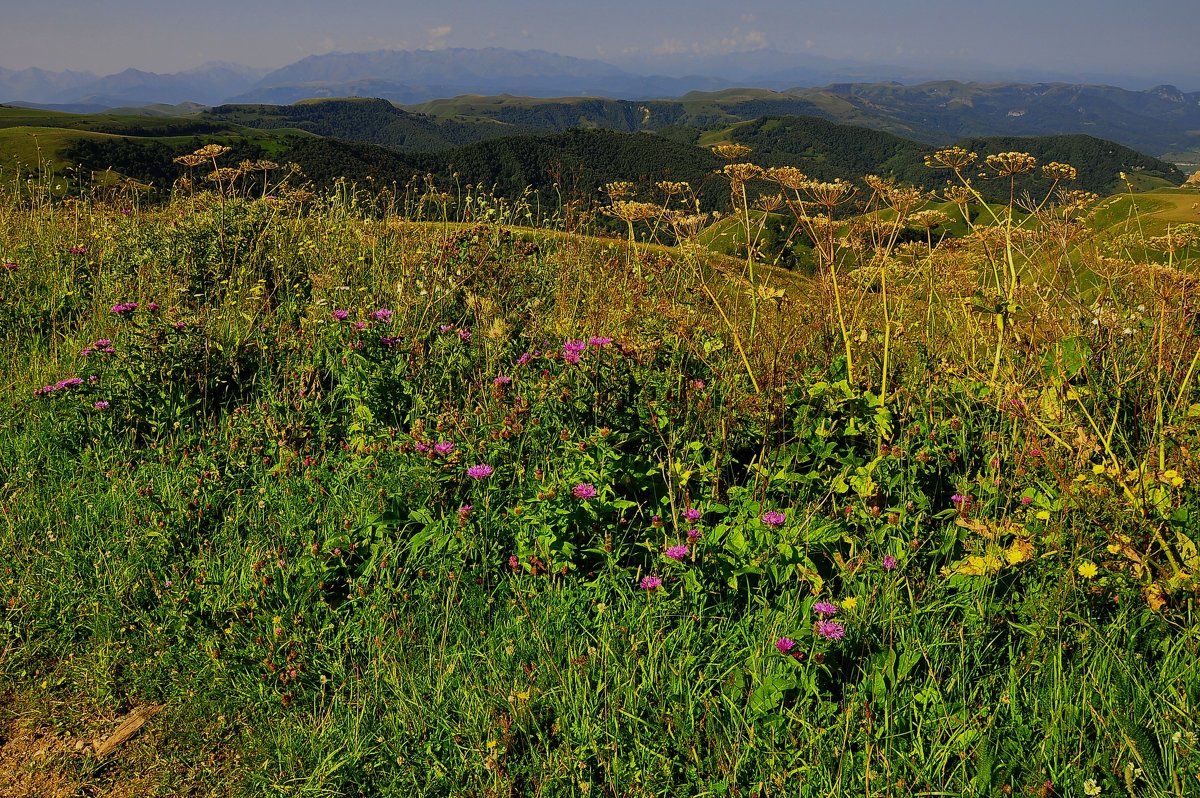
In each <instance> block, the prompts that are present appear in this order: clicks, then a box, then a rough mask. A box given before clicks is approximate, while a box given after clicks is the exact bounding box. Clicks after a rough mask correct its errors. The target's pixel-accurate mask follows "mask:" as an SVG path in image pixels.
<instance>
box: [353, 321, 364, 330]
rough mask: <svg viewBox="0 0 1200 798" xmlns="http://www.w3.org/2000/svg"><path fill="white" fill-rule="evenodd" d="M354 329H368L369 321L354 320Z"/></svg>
mask: <svg viewBox="0 0 1200 798" xmlns="http://www.w3.org/2000/svg"><path fill="white" fill-rule="evenodd" d="M354 329H356V330H365V329H367V323H366V322H365V321H356V322H354Z"/></svg>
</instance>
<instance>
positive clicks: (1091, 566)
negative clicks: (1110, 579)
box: [1075, 560, 1100, 579]
mask: <svg viewBox="0 0 1200 798" xmlns="http://www.w3.org/2000/svg"><path fill="white" fill-rule="evenodd" d="M1075 570H1077V571H1079V575H1080V576H1082V577H1083V578H1084V579H1095V578H1096V574H1098V573H1100V569H1099V568H1097V567H1096V563H1094V562H1092V561H1091V560H1084V561H1083V562H1081V563H1079V567H1077V568H1076V569H1075Z"/></svg>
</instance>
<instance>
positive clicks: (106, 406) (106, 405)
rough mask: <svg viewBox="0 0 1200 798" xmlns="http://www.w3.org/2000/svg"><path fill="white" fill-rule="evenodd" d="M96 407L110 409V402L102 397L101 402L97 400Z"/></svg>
mask: <svg viewBox="0 0 1200 798" xmlns="http://www.w3.org/2000/svg"><path fill="white" fill-rule="evenodd" d="M94 407H95V408H96V409H97V410H107V409H108V402H106V401H104V400H103V399H101V400H100V401H99V402H96V404H95V405H94Z"/></svg>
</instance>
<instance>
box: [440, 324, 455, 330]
mask: <svg viewBox="0 0 1200 798" xmlns="http://www.w3.org/2000/svg"><path fill="white" fill-rule="evenodd" d="M453 329H454V325H453V324H439V325H438V332H450V331H451V330H453Z"/></svg>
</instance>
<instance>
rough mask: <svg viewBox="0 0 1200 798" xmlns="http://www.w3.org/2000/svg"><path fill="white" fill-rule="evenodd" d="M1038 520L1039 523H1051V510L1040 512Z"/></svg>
mask: <svg viewBox="0 0 1200 798" xmlns="http://www.w3.org/2000/svg"><path fill="white" fill-rule="evenodd" d="M1037 519H1038V520H1039V521H1049V520H1050V511H1049V510H1038V513H1037Z"/></svg>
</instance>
